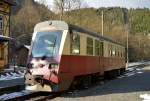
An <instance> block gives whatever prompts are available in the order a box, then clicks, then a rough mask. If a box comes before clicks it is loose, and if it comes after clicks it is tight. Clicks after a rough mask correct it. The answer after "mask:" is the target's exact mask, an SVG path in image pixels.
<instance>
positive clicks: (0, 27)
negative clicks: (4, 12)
mask: <svg viewBox="0 0 150 101" xmlns="http://www.w3.org/2000/svg"><path fill="white" fill-rule="evenodd" d="M2 30H3V17H2V16H0V32H1V31H2Z"/></svg>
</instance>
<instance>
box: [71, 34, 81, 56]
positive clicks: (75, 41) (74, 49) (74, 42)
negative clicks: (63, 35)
mask: <svg viewBox="0 0 150 101" xmlns="http://www.w3.org/2000/svg"><path fill="white" fill-rule="evenodd" d="M71 53H72V54H80V36H79V35H78V34H77V32H73V33H72V34H71Z"/></svg>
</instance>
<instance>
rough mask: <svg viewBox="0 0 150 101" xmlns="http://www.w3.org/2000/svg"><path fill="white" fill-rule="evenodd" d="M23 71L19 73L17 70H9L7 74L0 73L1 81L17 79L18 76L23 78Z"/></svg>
mask: <svg viewBox="0 0 150 101" xmlns="http://www.w3.org/2000/svg"><path fill="white" fill-rule="evenodd" d="M23 77H24V76H23V72H21V71H19V72H18V73H16V72H9V73H5V74H1V75H0V81H4V80H12V79H17V78H23Z"/></svg>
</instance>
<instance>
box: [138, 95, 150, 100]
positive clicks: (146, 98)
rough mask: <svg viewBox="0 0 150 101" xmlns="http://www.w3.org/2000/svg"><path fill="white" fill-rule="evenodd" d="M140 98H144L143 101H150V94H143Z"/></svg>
mask: <svg viewBox="0 0 150 101" xmlns="http://www.w3.org/2000/svg"><path fill="white" fill-rule="evenodd" d="M140 98H142V99H143V100H142V101H150V95H148V94H141V95H140Z"/></svg>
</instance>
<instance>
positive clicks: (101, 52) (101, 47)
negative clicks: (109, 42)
mask: <svg viewBox="0 0 150 101" xmlns="http://www.w3.org/2000/svg"><path fill="white" fill-rule="evenodd" d="M99 45H100V56H103V42H100V43H99Z"/></svg>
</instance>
